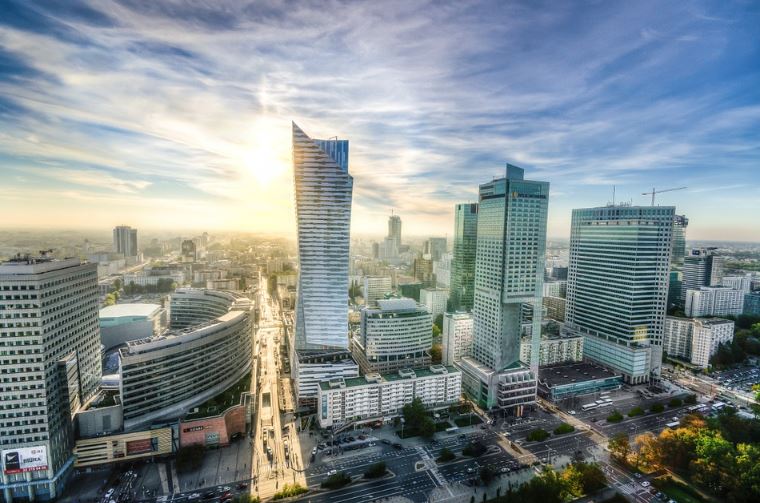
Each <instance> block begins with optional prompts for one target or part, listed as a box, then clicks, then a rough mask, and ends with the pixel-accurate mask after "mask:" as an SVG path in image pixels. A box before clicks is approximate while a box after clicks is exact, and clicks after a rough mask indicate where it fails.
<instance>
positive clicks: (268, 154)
mask: <svg viewBox="0 0 760 503" xmlns="http://www.w3.org/2000/svg"><path fill="white" fill-rule="evenodd" d="M288 131H289V130H288V129H287V123H285V127H282V126H280V125H279V124H276V123H275V121H269V120H259V121H256V123H255V124H254V126H253V127H252V130H251V134H250V138H251V141H250V143H249V144H248V145H246V146H244V148H243V152H242V165H243V169H244V171H245V173H246V174H247V175H248V176H250V177H251V178H252V179H253V180H254V181H255V182H256V183H257V184H258V185H261V186H269V185H270V184H271V183H272V182H273V181H274V180H276V179H277V178H279V177H281V176H282V175H283V174H284V173H285V172H287V170H288V165H289V162H290V143H289V141H288V140H289V136H288Z"/></svg>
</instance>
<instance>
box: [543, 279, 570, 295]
mask: <svg viewBox="0 0 760 503" xmlns="http://www.w3.org/2000/svg"><path fill="white" fill-rule="evenodd" d="M566 296H567V281H565V280H555V281H545V282H544V297H561V298H563V299H564V298H565V297H566Z"/></svg>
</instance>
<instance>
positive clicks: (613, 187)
mask: <svg viewBox="0 0 760 503" xmlns="http://www.w3.org/2000/svg"><path fill="white" fill-rule="evenodd" d="M612 206H615V186H614V185H613V186H612Z"/></svg>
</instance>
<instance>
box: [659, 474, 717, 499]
mask: <svg viewBox="0 0 760 503" xmlns="http://www.w3.org/2000/svg"><path fill="white" fill-rule="evenodd" d="M653 484H654V486H655V487H656V488H657V489H658V490H660V491H662V492H664V493H665V494H667V495H668V498H669V499H674V500H676V501H677V502H678V503H707V501H708V500H706V499H704V498H702V496H701V495H700V494H699V493H697V492H696V491H694V490H693V489H692V488H691V487H689V486H687V485H685V484H681V483H680V482H678V481H676V480H673V479H672V478H670V477H659V478H657V479H655V480H654V481H653Z"/></svg>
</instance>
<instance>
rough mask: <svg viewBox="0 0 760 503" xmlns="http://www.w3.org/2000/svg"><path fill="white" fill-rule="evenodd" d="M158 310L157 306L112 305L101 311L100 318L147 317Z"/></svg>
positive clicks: (159, 307) (158, 306)
mask: <svg viewBox="0 0 760 503" xmlns="http://www.w3.org/2000/svg"><path fill="white" fill-rule="evenodd" d="M160 309H161V306H160V305H158V304H114V305H113V306H107V307H104V308H103V309H101V310H100V318H121V317H124V316H128V317H136V316H145V317H149V316H151V315H152V314H153V313H155V312H156V311H158V310H160Z"/></svg>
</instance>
